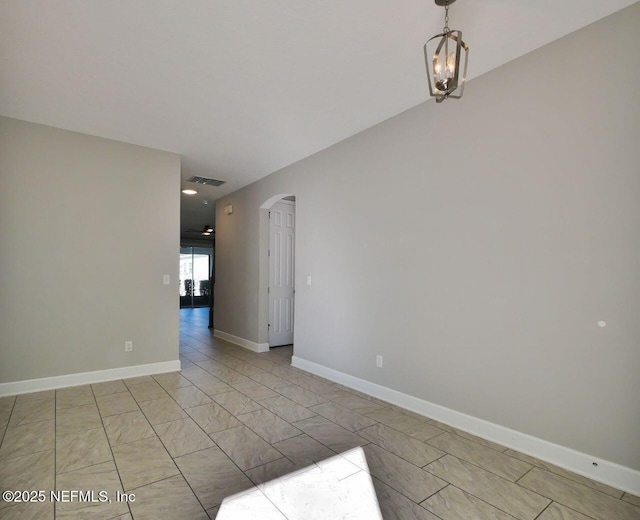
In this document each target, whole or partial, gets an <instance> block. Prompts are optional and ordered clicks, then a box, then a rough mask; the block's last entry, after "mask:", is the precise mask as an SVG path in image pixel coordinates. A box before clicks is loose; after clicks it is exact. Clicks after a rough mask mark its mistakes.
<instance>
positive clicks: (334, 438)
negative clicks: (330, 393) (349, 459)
mask: <svg viewBox="0 0 640 520" xmlns="http://www.w3.org/2000/svg"><path fill="white" fill-rule="evenodd" d="M294 426H295V427H296V428H299V429H300V430H302V431H303V432H305V433H306V434H307V435H309V436H310V437H313V438H314V439H316V440H317V441H318V442H320V443H322V444H324V445H325V446H327V447H329V448H331V449H332V450H333V451H335V452H336V453H342V452H343V451H347V450H350V449H352V448H355V447H357V446H363V445H365V444H367V443H368V442H369V441H368V440H366V439H363V438H362V437H360V436H358V435H356V434H355V433H352V432H350V431H349V430H345V429H344V428H342V427H341V426H338V425H337V424H335V423H332V422H331V421H329V420H328V419H325V418H324V417H320V416H318V415H316V416H315V417H311V418H310V419H304V420H302V421H298V422H296V423H295V424H294Z"/></svg>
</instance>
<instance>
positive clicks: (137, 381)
mask: <svg viewBox="0 0 640 520" xmlns="http://www.w3.org/2000/svg"><path fill="white" fill-rule="evenodd" d="M153 381H154V379H153V377H151V376H139V377H130V378H129V379H123V382H124V384H125V385H127V388H129V389H130V388H131V387H132V386H135V385H142V384H144V383H153Z"/></svg>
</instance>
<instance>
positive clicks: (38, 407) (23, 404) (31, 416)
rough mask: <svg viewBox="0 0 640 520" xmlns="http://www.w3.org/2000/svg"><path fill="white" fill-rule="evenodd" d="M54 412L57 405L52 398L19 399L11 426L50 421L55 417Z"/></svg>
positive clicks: (12, 415)
mask: <svg viewBox="0 0 640 520" xmlns="http://www.w3.org/2000/svg"><path fill="white" fill-rule="evenodd" d="M54 412H55V407H54V404H53V401H52V400H50V399H39V400H37V401H31V400H30V401H20V400H17V401H16V404H15V406H14V407H13V413H12V414H11V420H10V421H9V426H18V425H20V424H28V423H34V422H40V421H49V420H51V419H53V418H54V416H55V413H54Z"/></svg>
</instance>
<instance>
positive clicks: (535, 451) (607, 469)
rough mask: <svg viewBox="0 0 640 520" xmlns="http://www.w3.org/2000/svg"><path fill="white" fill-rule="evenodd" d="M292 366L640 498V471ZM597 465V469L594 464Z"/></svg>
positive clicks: (360, 382) (314, 368) (354, 380)
mask: <svg viewBox="0 0 640 520" xmlns="http://www.w3.org/2000/svg"><path fill="white" fill-rule="evenodd" d="M291 364H292V365H293V366H294V367H297V368H300V369H302V370H306V371H307V372H311V373H312V374H316V375H318V376H321V377H324V378H326V379H329V380H330V381H334V382H336V383H340V384H342V385H344V386H348V387H349V388H353V389H355V390H359V391H360V392H364V393H365V394H368V395H371V396H373V397H377V398H378V399H382V400H383V401H387V402H388V403H391V404H395V405H397V406H400V407H402V408H405V409H407V410H411V411H412V412H415V413H418V414H420V415H423V416H425V417H429V418H431V419H435V420H436V421H440V422H442V423H445V424H449V425H450V426H453V427H455V428H459V429H460V430H464V431H466V432H469V433H472V434H474V435H478V436H479V437H483V438H484V439H487V440H490V441H493V442H496V443H498V444H501V445H502V446H506V447H508V448H511V449H514V450H517V451H520V452H522V453H525V454H527V455H531V456H532V457H536V458H538V459H542V460H544V461H547V462H550V463H551V464H555V465H556V466H559V467H561V468H564V469H567V470H569V471H573V472H574V473H577V474H579V475H583V476H585V477H588V478H590V479H593V480H597V481H598V482H602V483H604V484H607V485H609V486H612V487H614V488H616V489H620V490H622V491H626V492H627V493H631V494H633V495H640V471H637V470H634V469H631V468H628V467H626V466H622V465H620V464H616V463H614V462H609V461H607V460H602V459H600V458H598V457H594V456H592V455H588V454H586V453H581V452H579V451H576V450H573V449H571V448H566V447H564V446H560V445H558V444H554V443H552V442H548V441H545V440H543V439H539V438H537V437H533V436H531V435H527V434H526V433H521V432H518V431H515V430H511V429H509V428H505V427H504V426H500V425H499V424H494V423H491V422H489V421H485V420H483V419H479V418H477V417H473V416H471V415H467V414H464V413H461V412H457V411H455V410H452V409H450V408H445V407H444V406H440V405H437V404H434V403H431V402H429V401H425V400H423V399H419V398H417V397H413V396H411V395H408V394H404V393H402V392H398V391H397V390H393V389H391V388H387V387H386V386H382V385H378V384H376V383H371V382H370V381H366V380H364V379H360V378H358V377H354V376H351V375H349V374H345V373H344V372H339V371H338V370H334V369H332V368H328V367H325V366H323V365H319V364H317V363H314V362H312V361H307V360H306V359H302V358H299V357H297V356H293V357H292V359H291ZM594 462H595V463H596V464H597V466H594V465H593V463H594Z"/></svg>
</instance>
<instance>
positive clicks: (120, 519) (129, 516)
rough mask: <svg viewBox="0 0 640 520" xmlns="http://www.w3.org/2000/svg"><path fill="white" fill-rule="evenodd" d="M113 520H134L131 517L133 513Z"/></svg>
mask: <svg viewBox="0 0 640 520" xmlns="http://www.w3.org/2000/svg"><path fill="white" fill-rule="evenodd" d="M111 520H133V517H132V516H131V513H126V514H124V515H122V516H116V517H115V518H112V519H111Z"/></svg>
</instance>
